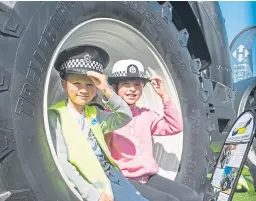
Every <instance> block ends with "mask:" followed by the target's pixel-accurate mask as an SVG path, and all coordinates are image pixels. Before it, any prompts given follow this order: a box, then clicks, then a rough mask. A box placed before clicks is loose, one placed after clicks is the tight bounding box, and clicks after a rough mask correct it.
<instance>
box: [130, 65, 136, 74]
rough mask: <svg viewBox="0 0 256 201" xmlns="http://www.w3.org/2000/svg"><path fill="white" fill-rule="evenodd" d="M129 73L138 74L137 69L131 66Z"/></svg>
mask: <svg viewBox="0 0 256 201" xmlns="http://www.w3.org/2000/svg"><path fill="white" fill-rule="evenodd" d="M129 72H130V73H136V72H137V70H136V67H135V66H134V65H131V66H129Z"/></svg>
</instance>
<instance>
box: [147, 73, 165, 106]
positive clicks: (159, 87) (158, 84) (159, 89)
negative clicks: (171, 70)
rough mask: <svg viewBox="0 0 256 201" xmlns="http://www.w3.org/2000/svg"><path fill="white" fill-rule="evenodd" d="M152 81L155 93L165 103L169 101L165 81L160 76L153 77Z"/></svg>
mask: <svg viewBox="0 0 256 201" xmlns="http://www.w3.org/2000/svg"><path fill="white" fill-rule="evenodd" d="M150 81H151V82H150V83H151V85H152V87H153V88H154V90H155V92H156V93H157V94H158V95H159V96H160V97H161V98H162V99H163V101H168V100H169V97H168V95H167V93H166V91H165V88H164V82H163V79H162V78H161V77H160V76H153V77H151V79H150Z"/></svg>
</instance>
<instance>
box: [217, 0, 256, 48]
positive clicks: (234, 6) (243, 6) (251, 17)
mask: <svg viewBox="0 0 256 201" xmlns="http://www.w3.org/2000/svg"><path fill="white" fill-rule="evenodd" d="M219 4H220V8H221V11H222V15H223V17H224V18H225V21H226V22H225V25H226V29H227V34H228V41H229V44H230V43H231V42H232V40H233V39H234V37H235V36H236V35H237V34H238V33H239V32H240V31H242V30H243V29H245V28H247V27H250V26H253V25H256V12H255V11H256V2H250V1H219ZM253 11H254V12H253Z"/></svg>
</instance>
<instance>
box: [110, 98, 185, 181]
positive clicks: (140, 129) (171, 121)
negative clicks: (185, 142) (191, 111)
mask: <svg viewBox="0 0 256 201" xmlns="http://www.w3.org/2000/svg"><path fill="white" fill-rule="evenodd" d="M163 107H164V116H160V115H159V114H157V113H156V112H154V111H152V110H149V109H147V108H139V107H137V106H133V107H131V111H132V114H133V119H132V120H131V121H130V123H128V124H127V125H126V126H124V127H122V128H120V129H118V130H115V131H114V132H113V133H112V134H109V135H108V136H107V137H106V141H107V144H108V146H109V149H110V151H111V155H112V157H113V159H114V160H115V161H116V163H117V164H118V166H119V168H120V169H121V171H122V173H123V174H124V176H125V177H127V178H132V179H136V180H138V181H139V182H141V183H146V182H147V181H148V179H149V176H150V175H154V174H156V173H157V172H158V169H159V167H158V165H157V163H156V161H155V159H154V157H153V147H152V135H162V136H164V135H174V134H177V133H179V132H181V131H182V129H183V120H182V117H181V114H180V113H179V112H178V111H177V110H176V108H175V107H174V104H173V103H172V101H171V100H170V101H167V102H163Z"/></svg>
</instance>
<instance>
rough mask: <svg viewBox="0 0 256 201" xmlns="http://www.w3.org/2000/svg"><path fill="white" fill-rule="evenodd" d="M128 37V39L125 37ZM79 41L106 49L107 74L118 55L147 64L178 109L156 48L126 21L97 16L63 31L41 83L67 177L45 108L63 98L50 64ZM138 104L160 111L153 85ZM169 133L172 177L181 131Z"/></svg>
mask: <svg viewBox="0 0 256 201" xmlns="http://www.w3.org/2000/svg"><path fill="white" fill-rule="evenodd" d="M128 38H129V39H130V40H128ZM81 44H91V45H97V46H99V47H101V48H103V49H105V50H106V51H107V52H108V53H109V55H110V63H109V65H108V67H107V69H106V71H105V72H106V74H107V75H110V72H111V66H113V64H114V62H115V61H117V60H119V59H128V58H133V59H138V60H140V61H142V63H144V64H145V67H148V66H150V68H147V75H149V76H150V75H155V74H156V73H157V74H158V75H160V76H162V77H163V79H164V81H165V86H166V90H167V93H168V94H169V96H170V97H171V98H172V100H173V102H174V104H175V106H176V107H177V108H178V110H181V107H180V102H179V98H178V94H177V90H176V88H175V84H174V81H173V79H172V76H171V74H170V73H169V71H168V70H167V66H166V65H165V63H164V61H163V59H162V58H161V56H160V54H159V53H158V52H157V50H156V49H155V48H154V47H153V45H152V44H151V43H150V42H149V41H148V40H147V39H146V38H145V37H144V36H143V35H142V34H141V33H139V32H138V31H137V30H135V29H134V28H133V27H131V26H129V25H128V24H126V23H123V22H121V21H118V20H114V19H109V18H96V19H93V20H89V21H86V22H84V23H81V24H79V25H78V26H76V27H75V28H73V29H72V30H71V31H70V32H69V33H67V34H66V35H65V37H64V38H63V39H62V41H61V42H60V43H59V45H58V47H57V48H56V50H55V52H54V54H53V56H52V59H51V61H50V64H49V68H48V69H49V70H48V72H47V75H46V80H45V87H44V106H43V107H44V122H45V130H46V136H47V139H48V142H49V146H50V150H51V152H52V155H53V158H54V160H55V162H56V165H57V167H58V169H59V170H60V173H61V174H62V176H63V177H64V179H65V180H66V181H67V178H66V177H65V175H64V174H63V171H62V168H61V167H60V165H59V163H58V160H57V156H56V153H55V151H54V147H53V145H52V141H51V135H50V130H49V126H48V115H47V108H48V107H49V106H50V105H51V104H53V103H54V102H56V101H57V100H59V99H62V98H63V96H61V94H62V95H63V92H62V88H61V84H60V83H61V82H60V79H59V76H58V74H57V73H56V71H55V69H54V68H53V65H54V62H55V60H56V58H57V55H58V54H59V52H60V51H62V50H63V49H65V48H69V47H72V46H76V45H81ZM122 50H125V51H122ZM142 52H143V53H142ZM49 86H50V87H49ZM167 86H168V87H167ZM139 104H140V105H143V106H145V107H149V108H152V109H153V110H155V111H157V112H159V104H161V100H160V98H158V97H157V95H156V94H155V92H154V91H153V89H152V88H151V87H150V86H149V84H148V85H147V86H146V87H145V89H144V91H143V95H142V98H141V100H140V103H139ZM169 137H170V138H169V139H167V138H165V139H164V141H165V142H166V141H167V140H168V147H165V149H168V150H166V151H168V152H169V153H174V154H175V155H176V157H177V159H178V161H176V162H175V163H173V164H174V165H175V167H173V169H174V171H172V172H168V176H167V177H168V178H170V179H173V180H174V179H175V177H176V174H177V171H178V167H179V162H180V160H181V154H182V148H183V133H181V134H180V135H175V136H169ZM154 141H155V142H160V143H163V139H161V137H154ZM161 171H162V173H163V175H165V174H166V172H165V171H164V170H161V169H160V173H161Z"/></svg>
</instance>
